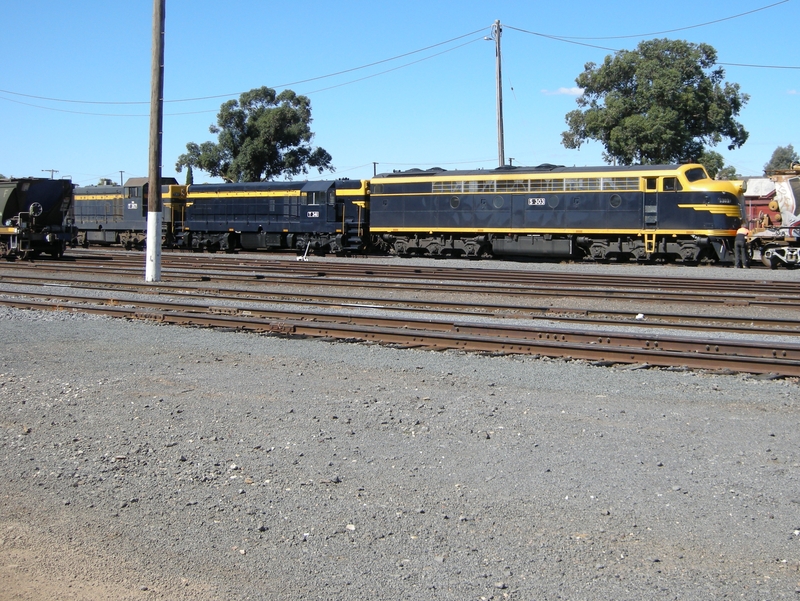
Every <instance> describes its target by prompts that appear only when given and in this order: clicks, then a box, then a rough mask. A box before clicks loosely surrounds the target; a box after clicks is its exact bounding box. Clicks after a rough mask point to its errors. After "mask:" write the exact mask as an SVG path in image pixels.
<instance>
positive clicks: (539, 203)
mask: <svg viewBox="0 0 800 601" xmlns="http://www.w3.org/2000/svg"><path fill="white" fill-rule="evenodd" d="M544 204H545V199H544V198H538V197H537V198H529V199H528V206H529V207H543V206H544Z"/></svg>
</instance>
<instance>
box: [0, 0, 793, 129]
mask: <svg viewBox="0 0 800 601" xmlns="http://www.w3.org/2000/svg"><path fill="white" fill-rule="evenodd" d="M789 1H790V0H780V1H779V2H774V3H772V4H769V5H766V6H762V7H760V8H756V9H753V10H750V11H746V12H743V13H738V14H736V15H731V16H728V17H723V18H720V19H715V20H712V21H706V22H704V23H699V24H695V25H688V26H685V27H679V28H675V29H669V30H663V31H658V32H652V33H645V34H636V35H623V36H606V37H579V36H558V35H551V34H545V33H541V32H537V31H531V30H527V29H523V28H520V27H514V26H512V25H507V24H505V23H504V24H503V27H504V28H506V29H511V30H514V31H518V32H520V33H525V34H528V35H533V36H537V37H542V38H545V39H550V40H554V41H559V42H564V43H568V44H574V45H578V46H584V47H588V48H596V49H599V50H606V51H609V52H619V51H620V50H619V49H617V48H609V47H606V46H600V45H597V44H589V43H586V42H582V41H579V40H611V39H627V38H640V37H648V36H654V35H661V34H665V33H674V32H676V31H684V30H688V29H694V28H698V27H705V26H708V25H713V24H716V23H721V22H724V21H728V20H731V19H736V18H739V17H743V16H746V15H750V14H753V13H756V12H759V11H763V10H767V9H769V8H773V7H775V6H778V5H781V4H785V3H787V2H789ZM486 29H488V27H482V28H480V29H476V30H475V31H471V32H469V33H465V34H463V35H460V36H456V37H454V38H450V39H448V40H445V41H443V42H438V43H436V44H431V45H429V46H425V47H424V48H419V49H417V50H412V51H410V52H405V53H403V54H399V55H396V56H393V57H389V58H385V59H381V60H378V61H373V62H371V63H367V64H365V65H360V66H358V67H352V68H349V69H343V70H340V71H336V72H334V73H328V74H326V75H320V76H317V77H310V78H307V79H302V80H298V81H294V82H288V83H283V84H278V85H275V86H271V87H273V88H286V87H289V86H296V85H300V84H304V83H309V82H313V81H320V80H323V79H328V78H331V77H336V76H339V75H343V74H346V73H352V72H355V71H359V70H362V69H367V68H370V67H374V66H376V65H380V64H384V63H387V62H391V61H394V60H399V59H401V58H405V57H407V56H411V55H413V54H418V53H420V52H425V51H426V50H431V49H433V48H437V47H439V46H443V45H445V44H450V43H452V42H455V41H457V40H460V39H463V38H465V37H468V36H471V35H475V34H477V33H479V32H483V31H485V30H486ZM479 39H483V38H476V39H474V40H470V41H468V42H465V43H463V44H459V45H458V46H454V47H452V48H448V49H447V50H443V51H441V52H437V53H435V54H432V55H430V56H427V57H424V58H421V59H418V60H415V61H411V62H409V63H406V64H403V65H399V66H397V67H393V68H391V69H386V70H384V71H380V72H378V73H373V74H370V75H367V76H365V77H360V78H357V79H354V80H350V81H347V82H343V83H340V84H336V85H332V86H328V87H324V88H319V89H317V90H313V91H311V92H307V94H316V93H319V92H323V91H326V90H331V89H334V88H339V87H342V86H346V85H351V84H353V83H357V82H360V81H364V80H367V79H371V78H373V77H378V76H380V75H384V74H386V73H390V72H393V71H397V70H399V69H403V68H405V67H408V66H411V65H415V64H418V63H420V62H424V61H426V60H430V59H432V58H435V57H437V56H440V55H442V54H445V53H448V52H452V51H453V50H457V49H459V48H462V47H464V46H467V45H469V44H472V43H474V42H476V41H478V40H479ZM717 64H719V65H722V66H734V67H748V68H760V69H800V66H784V65H754V64H746V63H723V62H720V63H717ZM0 93H3V94H11V95H13V96H20V97H24V98H32V99H36V100H45V101H48V102H63V103H71V104H96V105H144V104H149V101H92V100H71V99H64V98H52V97H47V96H35V95H32V94H23V93H20V92H13V91H11V90H3V89H0ZM239 95H241V92H239V93H231V94H215V95H210V96H199V97H194V98H181V99H174V100H167V99H165V100H164V103H179V102H195V101H201V100H213V99H217V98H231V97H235V96H239ZM0 100H6V101H7V102H13V103H16V104H21V105H24V106H30V107H34V108H40V109H44V110H50V111H56V112H62V113H71V114H77V115H91V116H100V117H147V116H149V113H140V114H120V113H96V112H89V111H74V110H68V109H60V108H55V107H48V106H41V105H37V104H32V103H28V102H23V101H20V100H14V99H11V98H7V97H5V96H0ZM216 111H217V109H208V110H198V111H185V112H179V113H168V116H182V115H196V114H203V113H213V112H216Z"/></svg>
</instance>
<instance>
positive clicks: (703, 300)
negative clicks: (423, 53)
mask: <svg viewBox="0 0 800 601" xmlns="http://www.w3.org/2000/svg"><path fill="white" fill-rule="evenodd" d="M65 271H66V270H64V269H59V270H58V273H59V274H63V273H64V272H65ZM81 273H83V271H81ZM22 274H27V275H22ZM91 275H92V276H97V275H98V272H97V271H93V272H91ZM103 275H105V276H110V275H122V276H131V277H134V276H141V268H140V267H139V268H138V269H137V270H136V271H129V270H125V271H104V272H103ZM13 277H37V276H34V275H30V272H26V271H21V272H20V273H17V274H15V275H14V276H13ZM576 277H578V278H580V277H581V276H576ZM6 278H8V276H4V275H2V268H0V281H1V280H4V279H6ZM168 280H173V281H186V282H191V281H202V282H211V281H217V280H218V281H230V282H237V283H254V282H256V283H269V284H272V285H278V284H280V285H290V286H319V285H320V283H321V282H324V284H325V286H327V287H333V286H335V287H340V288H352V287H353V285H354V278H346V279H338V278H331V277H326V276H325V274H324V272H318V273H317V275H315V276H313V277H310V278H305V277H302V276H292V277H281V278H274V277H273V278H267V276H264V275H263V274H259V273H254V274H249V275H248V274H235V273H214V274H208V273H196V272H191V271H187V270H183V271H180V272H176V271H172V270H168V269H166V270H164V272H163V277H162V281H168ZM357 283H358V286H359V287H360V288H380V289H386V288H395V289H417V290H418V289H420V288H422V289H424V290H430V291H433V290H435V291H445V292H447V293H453V294H456V293H473V294H474V293H483V294H487V295H493V296H497V295H501V294H502V295H508V296H523V297H528V296H536V297H553V296H559V297H572V298H585V299H597V298H601V299H613V300H631V298H634V299H635V300H636V301H637V302H657V303H664V302H675V303H693V304H703V305H728V306H761V307H773V308H786V309H793V310H796V309H800V304H798V302H797V296H791V295H790V296H782V295H780V294H779V291H777V290H775V291H773V294H770V295H764V294H761V295H755V296H754V295H749V294H746V293H742V292H740V293H738V294H727V295H723V294H720V293H717V292H715V293H712V294H709V293H708V292H697V293H692V292H690V291H684V292H682V293H667V292H664V291H663V290H659V289H636V290H625V289H623V290H620V289H594V288H591V287H583V286H581V287H577V288H570V287H567V286H566V285H554V286H553V287H549V288H548V287H541V286H538V287H523V286H520V285H514V284H505V283H503V284H500V283H493V282H482V281H480V282H474V283H471V284H463V285H462V284H454V283H442V282H439V283H431V282H424V283H423V282H400V281H397V280H380V279H378V280H371V279H365V274H364V273H363V272H362V274H361V276H360V277H359V278H358V279H357ZM705 283H706V282H698V284H697V285H698V286H701V285H703V284H705ZM417 284H418V285H419V288H417V287H416V286H417ZM706 290H707V288H706Z"/></svg>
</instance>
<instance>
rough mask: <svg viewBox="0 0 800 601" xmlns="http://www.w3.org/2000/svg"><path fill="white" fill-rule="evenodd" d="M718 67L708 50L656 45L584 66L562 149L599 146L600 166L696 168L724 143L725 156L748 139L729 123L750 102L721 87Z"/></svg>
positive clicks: (730, 86)
mask: <svg viewBox="0 0 800 601" xmlns="http://www.w3.org/2000/svg"><path fill="white" fill-rule="evenodd" d="M716 60H717V53H716V50H714V48H713V47H711V46H709V45H707V44H692V43H690V42H686V41H682V40H667V39H657V40H649V41H644V42H641V43H640V44H639V45H638V46H637V48H636V50H633V51H627V50H621V51H619V52H617V53H616V54H615V55H614V56H607V57H606V59H605V61H604V62H603V64H602V65H600V66H599V67H598V66H596V65H595V64H594V63H587V64H586V65H585V67H584V71H583V73H581V74H580V75H579V76H578V77H577V79H576V80H575V81H576V82H577V84H578V85H579V86H580V87H581V88H583V95H582V96H581V97H580V98H578V100H577V102H578V105H579V106H580V107H581V108H580V109H576V110H574V111H571V112H570V113H568V114H567V116H566V121H567V125H568V127H569V129H568V130H567V131H565V132H563V133H562V134H561V137H562V143H563V144H564V146H566V147H567V148H580V147H581V144H583V143H584V142H586V141H588V140H598V141H599V142H601V143H602V144H603V146H605V153H604V154H603V158H604V159H605V160H606V161H608V162H610V163H611V162H616V163H619V164H622V165H631V164H634V163H641V164H658V163H681V162H695V161H697V160H698V158H699V157H700V156H701V155H702V153H703V150H704V149H705V147H706V146H707V145H708V146H715V145H716V144H718V143H719V142H720V141H721V140H722V138H723V137H725V138H728V139H729V140H730V144H729V145H728V149H730V150H733V149H734V148H738V147H740V146H741V145H742V144H744V143H745V141H746V140H747V137H748V133H747V132H746V131H745V129H744V127H742V125H741V124H739V123H738V122H736V120H735V119H734V117H735V116H737V115H738V114H739V111H740V110H741V109H742V107H743V106H744V105H745V104H746V103H747V101H748V100H749V96H748V95H747V94H743V93H740V91H739V84H735V83H727V82H723V78H724V76H725V72H724V70H723V69H722V68H714V65H715V64H716Z"/></svg>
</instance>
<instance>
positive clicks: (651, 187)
mask: <svg viewBox="0 0 800 601" xmlns="http://www.w3.org/2000/svg"><path fill="white" fill-rule="evenodd" d="M657 184H658V179H657V178H655V177H648V178H647V179H645V189H646V190H647V191H648V192H655V191H656V188H657Z"/></svg>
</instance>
